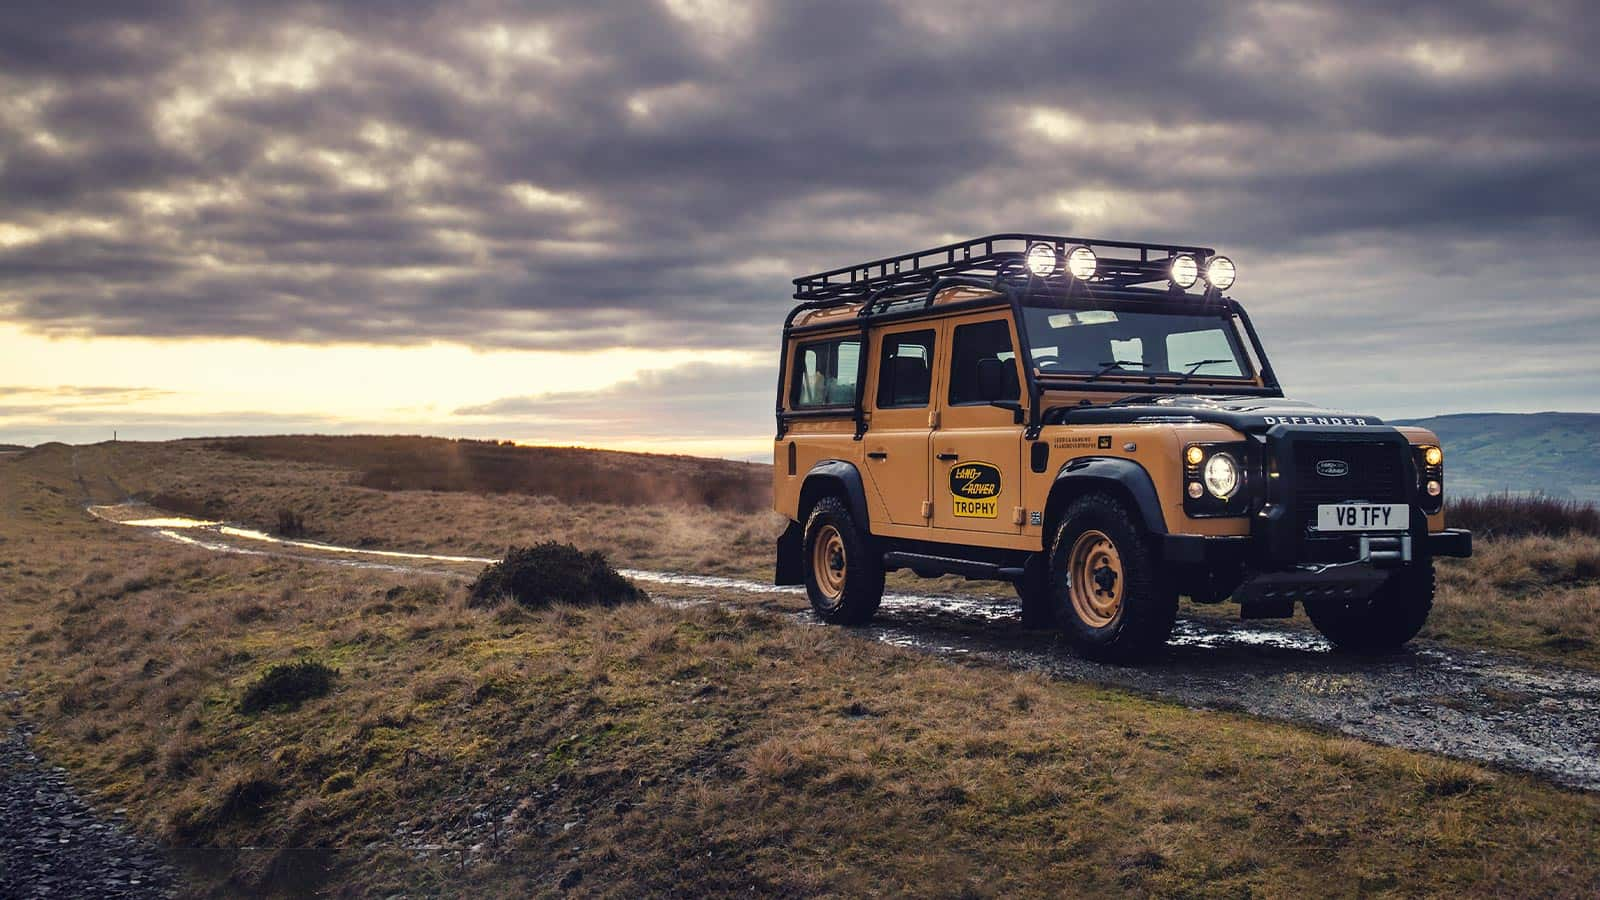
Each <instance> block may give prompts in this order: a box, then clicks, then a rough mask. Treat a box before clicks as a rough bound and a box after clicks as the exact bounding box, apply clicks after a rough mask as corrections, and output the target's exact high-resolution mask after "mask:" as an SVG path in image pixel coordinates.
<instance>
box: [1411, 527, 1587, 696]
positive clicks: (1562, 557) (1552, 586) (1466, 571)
mask: <svg viewBox="0 0 1600 900" xmlns="http://www.w3.org/2000/svg"><path fill="white" fill-rule="evenodd" d="M1476 550H1477V553H1476V555H1475V556H1473V558H1471V559H1467V560H1451V561H1449V562H1448V563H1446V564H1442V565H1441V566H1440V567H1439V594H1438V599H1437V602H1436V604H1435V606H1434V610H1433V615H1432V616H1431V617H1429V619H1428V627H1427V630H1426V632H1425V634H1426V635H1427V636H1429V637H1435V638H1438V639H1441V640H1448V641H1455V642H1460V643H1472V644H1477V645H1479V646H1489V647H1498V648H1504V649H1510V650H1517V651H1521V652H1525V653H1530V654H1534V655H1542V656H1553V657H1556V658H1558V659H1560V660H1562V661H1564V662H1567V663H1576V664H1581V665H1585V666H1590V667H1593V668H1600V538H1595V537H1588V536H1580V535H1576V534H1574V535H1570V536H1568V537H1562V538H1556V537H1521V538H1510V539H1504V540H1497V541H1484V542H1482V543H1480V544H1479V545H1478V546H1477V548H1476Z"/></svg>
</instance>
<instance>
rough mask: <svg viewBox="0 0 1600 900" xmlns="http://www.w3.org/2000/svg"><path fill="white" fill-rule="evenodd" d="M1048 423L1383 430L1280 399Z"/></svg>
mask: <svg viewBox="0 0 1600 900" xmlns="http://www.w3.org/2000/svg"><path fill="white" fill-rule="evenodd" d="M1045 421H1046V424H1059V425H1132V424H1140V425H1142V424H1152V423H1170V424H1183V423H1185V422H1210V423H1215V424H1218V425H1227V426H1228V427H1230V428H1233V429H1236V430H1238V431H1242V432H1244V433H1246V434H1261V433H1264V432H1265V431H1266V430H1267V429H1269V428H1272V427H1274V426H1276V425H1294V426H1311V427H1315V428H1363V427H1373V426H1381V425H1383V420H1382V419H1380V418H1378V417H1377V416H1367V415H1357V414H1354V413H1346V412H1334V411H1332V410H1327V409H1323V408H1322V407H1319V406H1314V405H1312V404H1310V403H1304V402H1302V401H1299V400H1287V399H1283V398H1279V397H1269V398H1262V397H1227V396H1218V397H1203V396H1201V397H1161V398H1159V399H1156V400H1151V401H1147V402H1139V403H1124V404H1117V405H1107V404H1102V405H1097V406H1075V407H1056V408H1054V409H1051V410H1050V411H1049V412H1048V413H1046V420H1045Z"/></svg>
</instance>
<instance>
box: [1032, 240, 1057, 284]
mask: <svg viewBox="0 0 1600 900" xmlns="http://www.w3.org/2000/svg"><path fill="white" fill-rule="evenodd" d="M1055 270H1056V248H1054V247H1052V246H1050V245H1049V244H1034V245H1033V246H1032V247H1029V248H1028V271H1029V272H1032V273H1033V274H1035V275H1037V276H1039V277H1040V278H1044V277H1046V276H1048V275H1049V274H1050V273H1052V272H1054V271H1055Z"/></svg>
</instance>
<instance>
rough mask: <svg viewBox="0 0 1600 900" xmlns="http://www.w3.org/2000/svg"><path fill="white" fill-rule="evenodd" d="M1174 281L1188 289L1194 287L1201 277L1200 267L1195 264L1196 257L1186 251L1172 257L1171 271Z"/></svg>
mask: <svg viewBox="0 0 1600 900" xmlns="http://www.w3.org/2000/svg"><path fill="white" fill-rule="evenodd" d="M1169 274H1170V275H1171V277H1172V283H1173V284H1175V285H1177V286H1178V287H1181V288H1183V289H1184V290H1188V289H1189V288H1192V287H1194V283H1195V281H1196V280H1197V279H1198V278H1199V277H1200V267H1199V266H1197V265H1195V261H1194V257H1192V256H1190V255H1189V254H1187V253H1185V254H1183V255H1182V256H1175V257H1173V258H1172V268H1171V270H1170V272H1169Z"/></svg>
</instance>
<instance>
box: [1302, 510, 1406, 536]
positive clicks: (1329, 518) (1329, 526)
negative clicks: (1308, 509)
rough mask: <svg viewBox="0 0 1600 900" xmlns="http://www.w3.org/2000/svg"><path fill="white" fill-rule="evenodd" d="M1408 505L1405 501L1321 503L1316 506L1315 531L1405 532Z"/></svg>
mask: <svg viewBox="0 0 1600 900" xmlns="http://www.w3.org/2000/svg"><path fill="white" fill-rule="evenodd" d="M1410 527H1411V507H1409V506H1406V505H1405V504H1404V503H1324V504H1321V505H1319V506H1318V507H1317V530H1318V531H1405V530H1406V529H1407V528H1410Z"/></svg>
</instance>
